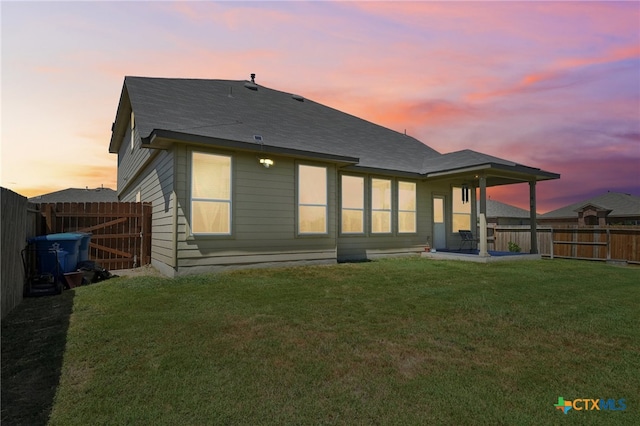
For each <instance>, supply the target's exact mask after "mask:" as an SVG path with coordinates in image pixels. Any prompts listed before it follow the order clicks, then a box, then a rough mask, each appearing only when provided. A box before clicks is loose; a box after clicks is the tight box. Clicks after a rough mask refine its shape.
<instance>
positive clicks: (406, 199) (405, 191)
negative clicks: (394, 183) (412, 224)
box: [398, 182, 416, 211]
mask: <svg viewBox="0 0 640 426" xmlns="http://www.w3.org/2000/svg"><path fill="white" fill-rule="evenodd" d="M415 209H416V184H415V183H414V182H398V210H412V211H415Z"/></svg>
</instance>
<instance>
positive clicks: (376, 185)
mask: <svg viewBox="0 0 640 426" xmlns="http://www.w3.org/2000/svg"><path fill="white" fill-rule="evenodd" d="M371 232H372V233H374V234H382V233H390V232H391V181H390V180H388V179H371Z"/></svg>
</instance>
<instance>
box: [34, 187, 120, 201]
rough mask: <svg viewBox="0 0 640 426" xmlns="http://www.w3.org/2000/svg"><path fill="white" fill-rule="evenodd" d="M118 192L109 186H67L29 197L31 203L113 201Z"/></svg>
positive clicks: (116, 197) (115, 199)
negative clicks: (91, 187)
mask: <svg viewBox="0 0 640 426" xmlns="http://www.w3.org/2000/svg"><path fill="white" fill-rule="evenodd" d="M117 201H118V193H117V192H116V191H114V190H113V189H111V188H95V189H88V188H87V189H82V188H68V189H63V190H61V191H56V192H50V193H49V194H43V195H38V196H36V197H32V198H29V202H31V203H98V202H100V203H113V202H117Z"/></svg>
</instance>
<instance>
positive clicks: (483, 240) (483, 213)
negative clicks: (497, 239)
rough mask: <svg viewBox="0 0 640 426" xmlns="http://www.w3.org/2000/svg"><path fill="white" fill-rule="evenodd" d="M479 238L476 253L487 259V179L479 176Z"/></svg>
mask: <svg viewBox="0 0 640 426" xmlns="http://www.w3.org/2000/svg"><path fill="white" fill-rule="evenodd" d="M479 181H480V216H479V219H480V237H479V240H480V241H479V242H478V251H479V253H478V254H479V255H480V257H489V252H488V251H487V178H486V177H485V175H480V177H479Z"/></svg>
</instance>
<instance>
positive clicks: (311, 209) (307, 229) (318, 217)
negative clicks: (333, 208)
mask: <svg viewBox="0 0 640 426" xmlns="http://www.w3.org/2000/svg"><path fill="white" fill-rule="evenodd" d="M326 217H327V208H326V207H324V206H321V207H318V206H300V207H299V210H298V221H299V232H301V233H321V234H324V233H326V232H327V221H326Z"/></svg>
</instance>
